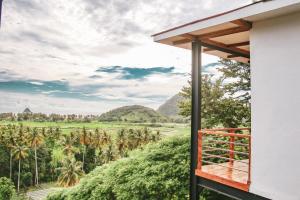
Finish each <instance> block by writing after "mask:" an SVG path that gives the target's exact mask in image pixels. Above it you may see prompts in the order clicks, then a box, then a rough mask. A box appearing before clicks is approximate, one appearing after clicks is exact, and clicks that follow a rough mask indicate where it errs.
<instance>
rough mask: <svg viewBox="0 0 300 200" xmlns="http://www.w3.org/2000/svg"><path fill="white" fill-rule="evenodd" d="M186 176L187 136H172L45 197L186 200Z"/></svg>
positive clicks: (50, 199) (57, 199) (62, 199)
mask: <svg viewBox="0 0 300 200" xmlns="http://www.w3.org/2000/svg"><path fill="white" fill-rule="evenodd" d="M188 177H189V138H188V137H181V138H179V137H176V138H175V137H174V138H170V139H166V140H164V141H161V142H159V143H158V144H151V145H148V146H147V147H146V148H145V149H144V150H143V151H140V150H138V151H135V152H134V153H132V154H131V156H130V157H129V158H125V159H121V160H118V161H115V162H112V163H110V164H107V165H103V166H101V167H98V168H96V169H95V170H93V171H92V172H91V173H90V174H89V175H87V176H86V177H85V178H83V179H82V180H81V182H80V184H79V185H77V186H75V187H73V188H71V189H66V190H63V191H61V192H59V193H56V194H53V195H51V196H49V197H48V200H71V199H72V200H96V199H100V200H112V199H117V200H128V199H131V200H140V199H153V200H154V199H155V200H156V199H168V200H169V199H174V200H177V199H186V198H187V197H188V188H189V187H188V180H189V178H188Z"/></svg>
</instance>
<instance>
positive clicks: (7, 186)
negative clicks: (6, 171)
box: [0, 177, 15, 200]
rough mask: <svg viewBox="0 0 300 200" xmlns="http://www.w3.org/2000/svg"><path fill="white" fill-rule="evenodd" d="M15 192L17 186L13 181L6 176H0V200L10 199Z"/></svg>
mask: <svg viewBox="0 0 300 200" xmlns="http://www.w3.org/2000/svg"><path fill="white" fill-rule="evenodd" d="M14 194H15V186H14V184H13V183H12V181H11V180H10V179H8V178H6V177H1V178H0V200H10V199H12V197H13V195H14Z"/></svg>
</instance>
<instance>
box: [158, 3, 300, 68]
mask: <svg viewBox="0 0 300 200" xmlns="http://www.w3.org/2000/svg"><path fill="white" fill-rule="evenodd" d="M299 10H300V0H273V1H260V2H256V3H252V4H249V5H246V6H243V7H240V8H237V9H234V10H230V11H228V12H224V13H220V14H218V15H214V16H211V17H207V18H204V19H200V20H196V21H193V22H190V23H187V24H184V25H181V26H178V27H175V28H172V29H169V30H166V31H163V32H160V33H157V34H154V35H153V37H154V41H155V42H159V43H162V44H167V45H171V46H175V47H180V48H185V49H191V41H193V40H200V41H201V43H202V46H203V47H204V48H203V50H202V51H203V52H204V53H207V54H211V55H215V56H218V57H221V58H227V59H232V60H236V61H240V62H245V63H248V62H249V61H250V29H251V28H252V23H253V22H256V21H261V20H265V19H268V18H273V17H278V16H281V15H286V14H289V13H293V12H297V11H299Z"/></svg>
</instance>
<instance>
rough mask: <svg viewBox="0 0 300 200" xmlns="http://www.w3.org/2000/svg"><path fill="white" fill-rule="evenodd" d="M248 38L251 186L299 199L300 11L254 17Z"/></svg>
mask: <svg viewBox="0 0 300 200" xmlns="http://www.w3.org/2000/svg"><path fill="white" fill-rule="evenodd" d="M250 41H251V70H252V71H251V76H252V183H251V186H250V192H252V193H255V194H259V195H261V196H265V197H268V198H271V199H275V200H300V13H297V14H290V15H288V16H282V17H278V18H274V19H269V20H265V21H260V22H255V23H254V24H253V29H252V30H251V34H250Z"/></svg>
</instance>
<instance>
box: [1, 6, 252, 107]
mask: <svg viewBox="0 0 300 200" xmlns="http://www.w3.org/2000/svg"><path fill="white" fill-rule="evenodd" d="M247 2H249V1H248V0H231V1H230V4H228V1H227V0H218V1H213V0H173V1H164V0H153V1H148V0H127V1H123V0H107V1H99V0H73V1H65V0H52V1H40V0H30V1H28V0H9V1H4V2H3V18H2V20H3V21H2V26H1V34H0V72H1V71H5V72H9V73H7V74H5V75H2V76H0V81H5V80H20V79H21V80H29V81H31V83H32V84H35V85H39V84H41V82H42V81H55V80H64V81H67V82H68V84H69V85H70V87H80V86H82V85H99V86H102V85H107V84H110V85H112V86H114V87H112V88H107V87H103V88H100V89H99V90H97V91H95V95H99V96H101V97H106V99H111V100H113V101H111V102H108V101H97V102H93V103H91V101H89V102H88V103H87V106H80V107H78V106H77V104H78V103H82V102H84V100H80V102H77V101H79V100H76V99H74V101H72V100H71V99H69V100H66V99H62V98H56V99H55V98H54V97H51V98H50V97H48V98H46V94H49V93H50V92H49V91H43V94H42V93H41V95H42V96H39V95H36V96H35V95H30V99H31V100H32V101H34V102H35V103H36V105H41V106H40V107H39V109H41V110H43V111H45V112H46V111H47V109H48V110H55V111H57V112H59V109H62V110H64V111H65V110H66V109H65V108H64V106H62V105H67V107H68V109H69V108H71V107H73V108H74V111H76V112H93V111H94V109H93V108H92V105H93V106H94V107H97V108H98V107H99V109H97V110H107V109H105V108H103V106H106V107H107V108H109V107H116V106H120V105H123V104H143V105H148V106H151V107H157V106H158V105H159V104H161V103H162V102H163V101H164V100H165V99H166V98H167V97H170V96H172V95H173V94H175V93H177V92H178V91H179V90H180V89H181V87H182V86H183V85H184V84H185V83H186V81H187V78H188V77H182V76H168V75H166V76H163V75H153V76H150V77H148V78H147V79H146V80H143V81H142V82H141V81H137V80H120V79H119V77H118V75H117V74H101V77H100V76H98V77H97V78H90V77H93V76H94V77H95V70H96V69H97V68H98V67H100V66H112V65H120V66H127V67H143V68H144V67H146V68H148V67H171V66H174V67H175V70H176V71H179V72H183V73H189V72H190V64H191V61H190V58H191V55H190V52H189V51H187V50H183V49H177V48H174V47H170V46H166V45H161V44H157V43H154V42H153V41H152V38H151V37H150V35H151V34H153V33H156V32H159V31H162V30H163V29H166V28H170V27H173V26H176V25H179V24H182V23H186V22H189V21H191V20H195V19H199V18H202V17H204V16H207V15H211V14H215V13H217V12H220V11H224V10H228V9H231V8H234V7H237V6H240V5H242V4H245V3H247ZM215 61H216V58H215V57H212V56H204V64H207V63H209V62H215ZM0 75H1V74H0ZM0 84H1V83H0ZM118 85H122V86H123V87H117V86H118ZM124 86H126V87H124ZM2 93H3V94H5V92H4V91H2ZM7 94H8V93H7ZM22 95H23V96H22ZM130 95H132V96H131V97H130ZM6 96H7V97H9V99H7V100H5V101H4V100H2V101H3V102H2V103H4V104H2V103H1V105H6V104H7V105H10V104H11V103H10V102H9V101H11V102H22V106H25V105H26V102H27V100H25V99H29V97H28V96H26V95H25V94H21V93H18V94H17V93H9V95H6ZM25 96H26V98H25ZM39 97H43V98H41V99H43V100H45V102H49V103H51V104H49V105H51V108H49V107H47V106H45V105H46V104H44V103H42V102H41V103H38V99H39ZM18 99H23V100H22V101H21V100H20V101H19V100H18ZM28 101H29V100H28ZM64 102H68V104H65V103H64ZM42 104H43V106H45V107H43V106H42ZM18 105H19V104H18ZM100 107H101V109H100ZM6 108H11V109H13V110H16V109H14V107H13V106H11V107H10V106H7V107H5V106H3V107H0V112H2V111H4V110H7V109H6ZM80 109H81V110H80Z"/></svg>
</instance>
